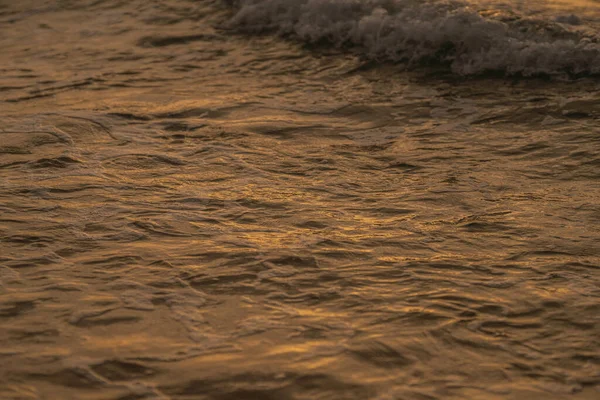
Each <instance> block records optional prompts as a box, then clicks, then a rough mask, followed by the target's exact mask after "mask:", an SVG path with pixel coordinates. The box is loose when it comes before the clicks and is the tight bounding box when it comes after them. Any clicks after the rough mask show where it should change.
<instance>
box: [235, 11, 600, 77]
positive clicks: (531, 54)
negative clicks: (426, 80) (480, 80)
mask: <svg viewBox="0 0 600 400" xmlns="http://www.w3.org/2000/svg"><path fill="white" fill-rule="evenodd" d="M226 3H228V4H229V5H231V6H232V7H234V10H235V12H234V15H233V17H232V18H231V19H230V20H229V22H228V27H229V28H232V29H235V30H237V31H240V32H247V33H266V32H277V33H278V34H280V35H283V36H286V37H292V38H295V39H298V40H300V41H303V42H306V43H311V44H329V45H334V46H336V47H343V48H349V49H352V50H355V51H358V52H359V54H361V55H362V56H365V57H366V58H368V59H372V60H376V61H382V62H403V63H407V65H409V66H416V65H424V64H429V65H444V66H448V67H449V68H450V69H451V70H452V72H454V73H456V74H460V75H477V74H482V73H487V72H501V73H504V74H507V75H523V76H532V75H564V74H567V75H595V74H599V73H600V39H599V37H598V35H597V34H596V35H595V36H594V35H593V34H590V33H583V32H584V31H583V30H576V29H575V27H574V26H573V25H575V24H573V21H577V23H578V24H580V23H581V19H580V18H578V17H576V16H570V17H569V18H568V20H564V18H563V19H561V18H557V19H556V20H549V19H547V20H544V19H539V18H538V19H532V18H528V17H525V16H522V15H519V14H516V13H514V12H507V11H499V10H477V9H474V8H472V7H471V6H470V5H468V4H467V3H463V2H459V1H444V0H442V1H434V0H363V1H361V0H226Z"/></svg>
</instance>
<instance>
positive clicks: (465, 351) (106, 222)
mask: <svg viewBox="0 0 600 400" xmlns="http://www.w3.org/2000/svg"><path fill="white" fill-rule="evenodd" d="M578 3H581V5H582V6H586V7H595V6H597V5H598V3H597V2H593V1H585V2H583V1H582V2H578ZM229 12H230V11H229V10H227V9H226V8H224V7H223V6H222V5H221V4H220V3H219V2H211V1H185V0H161V1H158V0H144V1H142V0H130V1H117V0H100V1H98V0H94V1H92V0H80V1H75V0H73V1H50V0H48V1H44V0H27V1H0V345H1V346H0V398H1V399H7V400H16V399H19V400H25V399H48V400H54V399H60V400H63V399H65V400H67V399H73V400H75V399H77V400H80V399H98V400H108V399H120V400H126V399H127V400H133V399H173V400H175V399H177V400H179V399H181V400H183V399H202V400H204V399H218V400H250V399H257V400H262V399H267V400H280V399H281V400H285V399H306V400H309V399H310V400H321V399H323V400H324V399H332V400H340V399H359V400H361V399H378V400H400V399H407V400H413V399H543V400H552V399H590V400H591V399H598V398H600V302H599V300H600V119H599V118H600V97H599V93H600V92H599V90H600V84H599V81H598V79H597V77H596V78H595V77H580V78H578V79H577V80H561V79H560V78H557V79H554V78H552V79H538V78H532V79H519V78H502V77H493V78H484V77H475V78H461V77H453V76H446V75H445V76H444V78H441V77H439V75H436V74H434V73H429V72H423V71H416V72H415V71H413V72H406V71H404V69H403V67H402V66H399V65H380V66H373V65H372V63H367V64H364V63H363V61H362V60H361V59H360V58H359V57H356V56H354V55H350V54H348V53H344V52H341V51H337V50H331V49H328V48H325V49H321V48H319V49H318V50H315V49H309V48H306V47H302V46H300V45H298V44H295V43H293V42H286V41H283V40H281V39H279V38H276V37H272V36H252V37H251V36H247V35H237V34H233V33H232V32H231V31H229V30H221V29H217V28H216V27H218V26H220V24H221V23H222V22H223V21H224V20H226V19H227V18H228V15H229ZM590 18H591V17H590Z"/></svg>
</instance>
